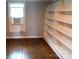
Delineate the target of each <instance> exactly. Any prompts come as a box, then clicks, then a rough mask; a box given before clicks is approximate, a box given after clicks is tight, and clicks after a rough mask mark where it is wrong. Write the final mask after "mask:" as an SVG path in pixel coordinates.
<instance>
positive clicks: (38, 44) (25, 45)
mask: <svg viewBox="0 0 79 59" xmlns="http://www.w3.org/2000/svg"><path fill="white" fill-rule="evenodd" d="M6 47H7V48H6V53H7V55H6V57H7V59H12V58H13V59H14V57H15V58H16V59H18V58H20V59H59V57H58V56H57V55H56V54H55V52H54V51H53V50H52V49H51V48H50V47H49V45H48V44H47V43H46V42H45V41H44V39H42V38H35V39H32V38H27V39H25V38H23V39H22V38H21V39H7V40H6ZM21 55H22V56H21ZM18 56H19V57H18ZM21 57H22V58H21Z"/></svg>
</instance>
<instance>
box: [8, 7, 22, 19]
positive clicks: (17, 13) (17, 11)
mask: <svg viewBox="0 0 79 59" xmlns="http://www.w3.org/2000/svg"><path fill="white" fill-rule="evenodd" d="M10 15H11V17H13V18H21V17H23V16H24V15H23V8H11V12H10Z"/></svg>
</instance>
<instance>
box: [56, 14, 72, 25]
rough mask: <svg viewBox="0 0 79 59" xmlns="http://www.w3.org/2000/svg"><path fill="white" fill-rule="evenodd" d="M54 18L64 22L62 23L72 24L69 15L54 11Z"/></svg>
mask: <svg viewBox="0 0 79 59" xmlns="http://www.w3.org/2000/svg"><path fill="white" fill-rule="evenodd" d="M55 20H56V21H60V22H64V23H68V24H72V16H71V15H61V14H59V13H56V15H55Z"/></svg>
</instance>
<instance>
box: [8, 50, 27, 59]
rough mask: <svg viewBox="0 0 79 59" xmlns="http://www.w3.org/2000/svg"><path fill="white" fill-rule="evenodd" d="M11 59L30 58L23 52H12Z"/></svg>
mask: <svg viewBox="0 0 79 59" xmlns="http://www.w3.org/2000/svg"><path fill="white" fill-rule="evenodd" d="M9 59H28V56H27V55H26V54H25V53H23V52H18V51H15V52H12V53H11V54H10V56H9Z"/></svg>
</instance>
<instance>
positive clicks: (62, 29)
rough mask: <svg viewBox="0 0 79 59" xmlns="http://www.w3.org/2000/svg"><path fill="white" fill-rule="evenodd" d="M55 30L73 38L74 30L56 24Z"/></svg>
mask: <svg viewBox="0 0 79 59" xmlns="http://www.w3.org/2000/svg"><path fill="white" fill-rule="evenodd" d="M52 27H53V28H54V29H56V30H57V31H59V32H61V33H63V34H65V35H67V36H69V37H71V38H72V29H71V28H69V27H66V26H64V25H61V24H59V23H56V24H55V25H54V26H52Z"/></svg>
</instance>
